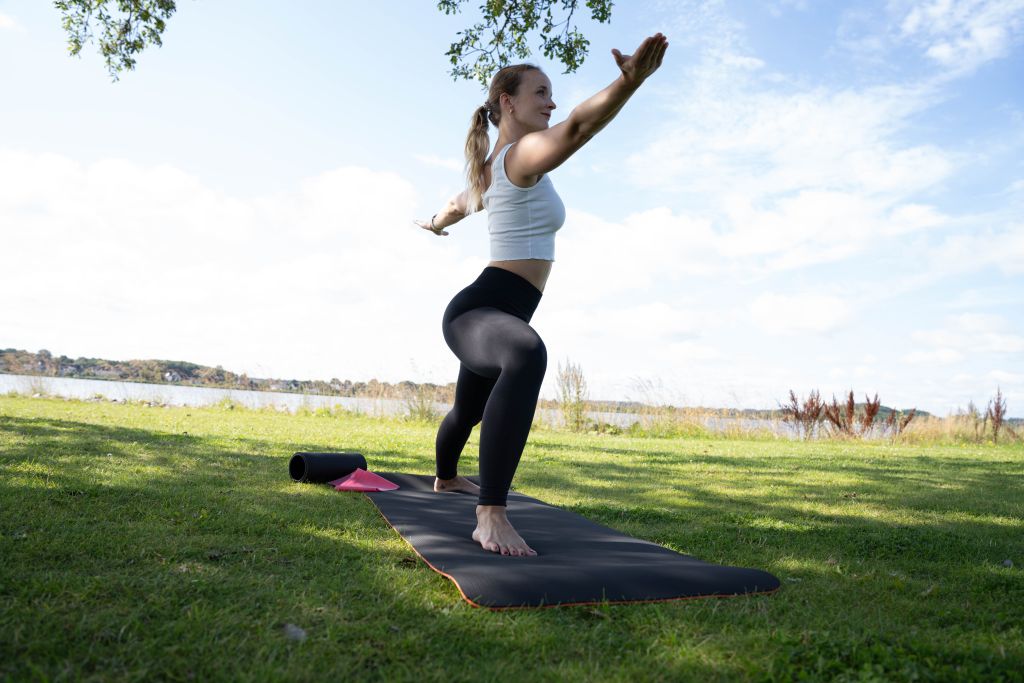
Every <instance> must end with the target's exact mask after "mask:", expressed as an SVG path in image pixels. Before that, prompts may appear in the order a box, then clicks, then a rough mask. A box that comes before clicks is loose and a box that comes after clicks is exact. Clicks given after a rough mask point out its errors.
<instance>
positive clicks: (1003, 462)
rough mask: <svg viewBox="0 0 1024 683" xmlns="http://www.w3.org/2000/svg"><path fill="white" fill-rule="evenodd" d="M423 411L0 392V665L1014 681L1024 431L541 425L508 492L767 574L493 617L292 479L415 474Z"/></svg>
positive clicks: (361, 518) (423, 469)
mask: <svg viewBox="0 0 1024 683" xmlns="http://www.w3.org/2000/svg"><path fill="white" fill-rule="evenodd" d="M435 433H436V424H434V423H429V422H419V423H415V422H406V421H399V420H388V419H382V418H370V417H360V416H354V415H332V416H325V415H321V416H317V415H288V414H280V413H276V412H272V411H267V412H257V411H246V410H238V409H227V408H226V407H212V408H203V409H197V408H156V407H146V406H142V405H123V404H112V403H88V402H80V401H64V400H59V399H44V398H40V399H29V398H23V397H11V396H8V397H0V678H10V679H12V680H55V681H59V680H139V681H143V680H145V681H149V680H174V681H176V680H182V681H188V680H198V681H206V680H261V681H262V680H317V679H333V680H448V681H451V680H454V681H463V680H464V681H488V680H514V681H527V680H528V681H535V680H537V681H561V680H587V681H589V680H612V681H638V680H647V681H663V680H699V681H713V680H741V681H742V680H857V681H867V680H954V679H955V680H977V681H995V680H1022V671H1024V634H1022V623H1024V577H1022V572H1021V566H1022V565H1024V533H1022V532H1024V521H1022V517H1024V449H1022V448H1021V446H1020V445H1019V444H1018V445H1009V446H1006V445H999V446H994V445H959V446H940V445H932V446H901V445H891V444H885V443H871V442H869V443H839V442H837V443H832V442H827V441H820V442H791V441H768V440H761V441H754V440H751V441H743V440H724V439H716V440H700V439H652V438H629V437H626V436H612V435H606V434H605V435H601V434H591V435H574V434H569V433H563V432H556V431H551V430H544V429H538V430H536V431H535V432H534V433H533V434H531V437H530V442H529V444H528V445H527V449H526V452H525V453H524V456H523V459H522V463H521V465H520V468H519V472H518V474H517V478H516V484H515V488H516V489H517V490H520V491H522V492H524V493H526V494H528V495H532V496H536V497H539V498H541V499H542V500H545V501H547V502H549V503H552V504H554V505H559V506H563V507H567V508H569V509H572V510H575V511H576V512H579V513H580V514H583V515H585V516H587V517H590V518H592V519H594V520H596V521H598V522H601V523H603V524H607V525H609V526H613V527H616V528H618V529H621V530H623V531H625V532H627V533H630V534H633V535H635V536H638V537H642V538H646V539H650V540H653V541H656V542H658V543H661V544H663V545H665V546H667V547H669V548H673V549H675V550H678V551H680V552H683V553H687V554H692V555H695V556H697V557H700V558H702V559H704V560H707V561H711V562H718V563H723V564H733V565H741V566H750V567H758V568H762V569H766V570H768V571H770V572H772V573H774V574H775V575H777V576H779V577H780V578H781V579H782V582H783V588H782V590H780V591H779V592H777V593H776V594H774V595H771V596H758V597H750V598H732V599H708V600H694V601H683V602H675V603H659V604H638V605H602V606H596V607H594V606H589V607H567V608H554V609H544V610H521V611H510V612H491V611H488V610H483V609H477V608H473V607H471V606H470V605H468V604H467V603H465V602H463V601H462V600H461V599H460V597H459V594H458V591H457V590H456V588H455V586H454V585H453V584H452V583H451V582H450V581H448V580H447V579H446V578H444V577H442V576H440V575H439V574H437V573H435V572H433V571H432V570H430V569H429V568H428V567H427V566H426V565H425V564H424V563H423V562H421V561H419V560H418V559H416V557H415V555H414V553H413V552H412V550H411V549H410V548H409V547H408V545H407V544H406V543H405V542H404V541H403V540H402V539H401V537H399V536H398V535H397V534H396V533H395V532H394V531H393V530H392V529H391V528H390V527H389V526H388V525H387V524H386V523H385V522H384V520H383V519H382V518H381V517H380V515H379V514H378V513H377V512H376V508H374V507H373V505H372V504H371V503H370V502H369V500H368V499H366V498H365V497H364V496H362V495H361V494H342V493H337V492H334V491H333V490H331V489H330V488H328V487H325V486H314V485H303V484H296V483H293V482H292V481H290V479H289V478H288V473H287V460H288V457H289V456H290V455H291V453H292V452H294V451H297V450H325V451H326V450H358V451H360V452H362V453H363V454H364V455H365V456H366V458H367V461H368V462H369V464H370V468H371V469H373V470H376V471H389V470H390V471H405V472H415V473H424V474H429V473H432V472H433V443H434V436H435ZM477 444H478V432H476V431H475V432H474V435H473V437H472V438H471V441H470V444H469V446H468V447H467V452H466V453H465V454H464V456H463V463H464V466H463V471H464V472H466V473H474V472H475V471H476V466H475V465H476V462H475V461H476V453H477ZM513 522H514V515H513ZM527 540H528V539H527ZM1007 559H1010V560H1012V561H1013V563H1014V564H1013V566H1012V567H1007V566H1004V564H1003V563H1004V560H1007ZM516 561H522V560H517V559H514V558H509V565H510V570H513V567H514V563H515V562H516ZM286 624H295V625H297V626H299V627H301V628H302V629H304V631H305V632H306V634H307V637H306V638H305V639H304V640H295V639H290V638H288V637H287V636H286V632H285V629H284V626H285V625H286Z"/></svg>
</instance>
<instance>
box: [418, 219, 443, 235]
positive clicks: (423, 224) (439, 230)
mask: <svg viewBox="0 0 1024 683" xmlns="http://www.w3.org/2000/svg"><path fill="white" fill-rule="evenodd" d="M413 223H415V224H416V225H418V226H420V227H421V228H423V229H424V230H429V231H430V232H432V233H434V234H435V235H438V236H440V235H447V234H448V233H446V232H445V231H444V228H432V227H430V221H418V220H414V221H413Z"/></svg>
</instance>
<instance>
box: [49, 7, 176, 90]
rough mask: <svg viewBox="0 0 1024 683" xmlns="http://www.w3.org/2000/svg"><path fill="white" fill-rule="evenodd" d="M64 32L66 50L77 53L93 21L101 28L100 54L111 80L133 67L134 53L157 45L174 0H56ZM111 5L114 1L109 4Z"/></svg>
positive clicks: (90, 37)
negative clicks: (66, 43) (65, 32)
mask: <svg viewBox="0 0 1024 683" xmlns="http://www.w3.org/2000/svg"><path fill="white" fill-rule="evenodd" d="M54 4H55V5H56V6H57V9H59V10H60V11H61V13H62V15H63V25H64V30H65V31H67V33H68V51H69V52H70V53H71V55H72V56H75V55H78V54H80V53H81V51H82V47H83V46H84V45H85V44H86V43H88V42H89V40H91V39H92V38H93V24H94V23H95V24H96V25H97V26H98V27H99V28H101V29H102V34H101V36H100V37H99V48H100V54H102V55H103V59H104V61H105V62H106V65H107V72H108V73H109V74H110V77H111V78H112V79H113V80H115V81H116V80H117V79H118V74H119V73H120V72H121V71H122V70H125V69H127V70H129V71H130V70H132V69H134V68H135V55H136V54H138V53H139V52H141V51H142V50H143V49H144V48H145V47H146V46H147V45H156V46H158V47H159V46H161V45H163V42H162V40H161V38H160V37H161V35H162V34H163V32H164V29H165V28H166V27H167V20H168V19H170V18H171V15H172V14H174V11H175V9H176V7H175V0H115V1H114V2H111V0H57V1H56V2H54ZM111 5H116V6H115V7H111Z"/></svg>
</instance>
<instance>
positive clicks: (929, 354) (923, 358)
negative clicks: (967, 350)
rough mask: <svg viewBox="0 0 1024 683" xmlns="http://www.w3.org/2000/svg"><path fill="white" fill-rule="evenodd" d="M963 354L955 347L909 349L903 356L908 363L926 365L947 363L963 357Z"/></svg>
mask: <svg viewBox="0 0 1024 683" xmlns="http://www.w3.org/2000/svg"><path fill="white" fill-rule="evenodd" d="M963 357H964V356H963V354H962V353H960V352H959V351H957V350H955V349H934V350H932V351H911V352H910V353H908V354H905V355H904V356H903V360H905V361H906V362H908V363H917V364H927V365H949V364H950V363H956V362H957V361H960V360H962V359H963Z"/></svg>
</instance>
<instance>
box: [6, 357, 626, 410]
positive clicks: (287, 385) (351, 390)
mask: <svg viewBox="0 0 1024 683" xmlns="http://www.w3.org/2000/svg"><path fill="white" fill-rule="evenodd" d="M0 373H8V374H12V375H41V376H44V377H73V378H77V379H105V380H114V381H120V382H145V383H149V384H178V385H183V386H195V387H215V388H218V389H246V390H250V391H281V392H286V393H294V394H312V395H320V396H351V397H358V398H386V399H398V400H404V399H408V398H409V397H412V396H417V397H423V396H427V397H428V398H429V399H430V400H434V401H440V402H442V403H453V402H454V401H455V382H450V383H448V384H445V385H437V384H433V383H430V382H427V383H423V384H417V383H416V382H410V381H408V380H405V381H402V382H398V383H396V384H391V383H390V382H379V381H377V380H376V379H371V380H370V381H368V382H353V381H351V380H347V379H346V380H340V379H337V378H332V379H331V380H330V381H323V380H297V379H276V378H265V377H249V376H248V375H247V374H245V373H242V374H236V373H234V372H231V371H230V370H225V369H224V368H223V367H221V366H220V365H218V366H217V367H212V368H211V367H209V366H207V365H198V364H196V363H189V362H187V361H177V360H126V361H117V360H107V359H104V358H84V357H79V358H70V357H69V356H63V355H62V356H54V355H53V354H52V353H50V352H49V351H47V350H46V349H42V350H40V351H38V352H36V353H32V352H30V351H23V350H20V349H2V350H0ZM538 405H539V406H540V407H542V408H557V407H558V406H559V404H558V402H557V401H552V400H547V399H541V400H540V401H539V402H538ZM588 405H590V406H592V407H590V408H589V409H590V410H606V411H613V412H614V411H617V412H625V411H629V410H631V409H633V408H635V407H641V406H642V404H639V403H636V402H626V401H618V402H616V401H590V402H588Z"/></svg>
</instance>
